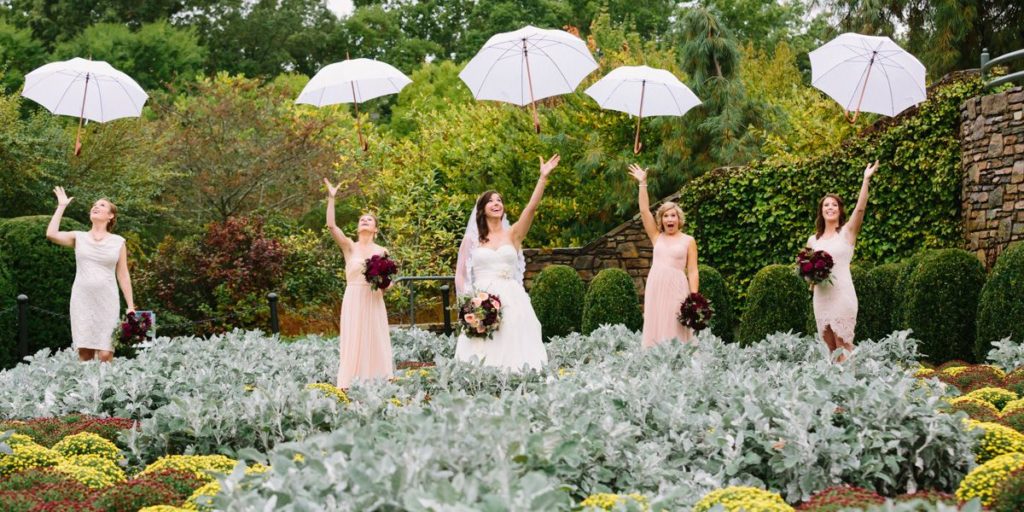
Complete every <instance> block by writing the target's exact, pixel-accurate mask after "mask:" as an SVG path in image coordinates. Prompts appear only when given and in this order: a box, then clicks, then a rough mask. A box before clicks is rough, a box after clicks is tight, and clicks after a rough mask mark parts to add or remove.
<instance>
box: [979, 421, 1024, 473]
mask: <svg viewBox="0 0 1024 512" xmlns="http://www.w3.org/2000/svg"><path fill="white" fill-rule="evenodd" d="M965 426H966V428H967V430H973V429H975V428H980V429H982V430H983V431H984V432H985V435H984V436H982V438H981V439H980V440H979V441H978V444H977V445H975V447H974V457H975V461H976V462H977V463H978V464H984V463H985V462H988V461H989V460H992V459H993V458H995V457H998V456H1000V455H1005V454H1007V453H1015V452H1024V434H1021V433H1020V432H1017V431H1016V430H1014V429H1012V428H1010V427H1007V426H1005V425H1000V424H998V423H990V422H982V421H974V420H970V419H968V420H967V421H966V425H965Z"/></svg>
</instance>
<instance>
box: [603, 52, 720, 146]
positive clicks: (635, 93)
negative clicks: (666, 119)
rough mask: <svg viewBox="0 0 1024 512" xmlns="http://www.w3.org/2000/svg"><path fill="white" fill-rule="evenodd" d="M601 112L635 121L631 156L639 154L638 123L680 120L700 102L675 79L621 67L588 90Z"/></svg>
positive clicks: (644, 68) (644, 69)
mask: <svg viewBox="0 0 1024 512" xmlns="http://www.w3.org/2000/svg"><path fill="white" fill-rule="evenodd" d="M586 93H587V95H588V96H590V97H591V98H594V100H595V101H597V104H598V105H600V106H601V108H604V109H609V110H617V111H619V112H625V113H627V114H631V115H634V116H636V117H637V120H636V137H635V139H634V141H633V152H634V153H639V152H640V149H641V147H642V144H640V120H641V119H642V118H643V117H644V116H647V117H651V116H682V115H683V114H685V113H686V112H687V111H689V110H690V109H691V108H693V107H696V106H697V105H700V98H698V97H697V95H696V94H694V93H693V91H691V90H690V88H689V87H687V86H686V84H684V83H682V82H680V81H679V79H678V78H676V76H675V75H673V74H672V73H671V72H669V71H666V70H664V69H657V68H651V67H647V66H622V67H618V68H615V69H614V70H612V72H611V73H608V74H607V75H605V76H604V78H602V79H600V80H598V81H597V82H596V83H594V85H591V86H590V87H588V88H587V90H586Z"/></svg>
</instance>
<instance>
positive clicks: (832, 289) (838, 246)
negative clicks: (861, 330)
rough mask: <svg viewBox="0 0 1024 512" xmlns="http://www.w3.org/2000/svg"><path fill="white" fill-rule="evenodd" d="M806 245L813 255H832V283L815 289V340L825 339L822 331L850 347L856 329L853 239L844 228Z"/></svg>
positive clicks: (812, 239) (809, 241) (816, 286)
mask: <svg viewBox="0 0 1024 512" xmlns="http://www.w3.org/2000/svg"><path fill="white" fill-rule="evenodd" d="M807 245H808V247H810V248H811V249H814V250H815V251H825V252H827V253H829V254H830V255H832V280H831V282H829V283H825V284H818V285H815V286H814V321H815V323H816V324H817V327H818V336H824V332H825V327H828V326H831V327H832V332H834V333H835V334H836V335H837V336H839V337H840V338H842V339H843V341H845V342H848V343H853V333H854V331H855V330H856V328H857V292H856V290H854V288H853V277H852V276H851V275H850V262H851V261H852V260H853V235H852V234H851V233H850V232H849V230H847V229H846V226H843V227H842V228H840V229H839V233H837V234H835V235H832V236H828V237H822V238H821V239H817V238H816V237H815V236H814V235H811V238H809V239H808V240H807Z"/></svg>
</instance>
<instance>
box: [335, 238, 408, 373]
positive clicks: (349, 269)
mask: <svg viewBox="0 0 1024 512" xmlns="http://www.w3.org/2000/svg"><path fill="white" fill-rule="evenodd" d="M367 257H369V256H368V255H367V256H365V257H364V256H362V255H359V254H357V253H355V252H352V253H351V254H349V257H348V258H346V260H345V277H346V280H347V283H346V285H345V296H344V297H343V298H342V300H341V336H340V339H339V344H340V352H341V361H340V363H339V364H338V387H339V388H348V387H350V386H351V385H352V382H353V381H355V380H369V379H387V378H390V377H391V376H392V375H393V374H394V373H395V363H394V360H393V355H392V352H391V334H390V332H389V331H388V312H387V309H386V308H385V307H384V292H383V291H381V290H374V289H373V287H371V286H370V283H368V282H366V278H365V277H364V276H363V263H364V262H365V261H366V258H367Z"/></svg>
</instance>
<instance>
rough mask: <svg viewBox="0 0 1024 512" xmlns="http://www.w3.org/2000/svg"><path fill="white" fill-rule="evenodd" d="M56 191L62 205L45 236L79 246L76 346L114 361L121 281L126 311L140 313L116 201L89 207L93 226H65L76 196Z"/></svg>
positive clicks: (74, 291) (88, 355)
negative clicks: (68, 228) (86, 228)
mask: <svg viewBox="0 0 1024 512" xmlns="http://www.w3.org/2000/svg"><path fill="white" fill-rule="evenodd" d="M53 193H54V194H56V196H57V210H56V211H55V212H53V218H51V219H50V224H49V225H48V226H47V227H46V238H47V239H49V240H50V241H51V242H53V243H55V244H57V245H63V246H65V247H73V248H74V249H75V282H74V284H73V285H72V286H71V305H70V306H71V307H70V313H71V340H72V343H73V346H74V347H75V348H77V349H78V358H79V359H80V360H82V361H91V360H92V359H95V358H99V360H100V361H102V362H105V363H106V362H110V361H111V360H112V359H113V358H114V340H113V337H114V331H115V330H116V329H117V324H118V311H119V310H120V308H121V305H120V303H119V302H118V297H117V285H118V284H120V285H121V293H123V294H124V301H125V303H126V304H127V305H128V311H127V312H128V313H134V312H135V302H134V300H133V299H132V279H131V276H130V275H129V274H128V250H127V249H126V248H125V245H124V238H122V237H120V236H117V235H115V234H113V233H111V231H112V230H113V229H114V224H116V223H117V206H115V205H114V203H111V202H110V201H108V200H107V199H100V200H98V201H96V202H95V203H93V205H92V209H90V210H89V220H90V221H92V228H91V229H89V231H87V232H82V231H61V230H60V219H61V217H62V216H63V215H64V209H65V208H67V206H68V204H70V203H71V200H72V199H74V198H73V197H68V195H67V194H66V193H65V192H64V188H63V187H54V189H53ZM115 278H116V281H115Z"/></svg>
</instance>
